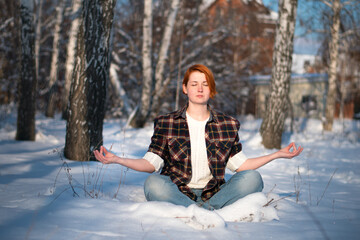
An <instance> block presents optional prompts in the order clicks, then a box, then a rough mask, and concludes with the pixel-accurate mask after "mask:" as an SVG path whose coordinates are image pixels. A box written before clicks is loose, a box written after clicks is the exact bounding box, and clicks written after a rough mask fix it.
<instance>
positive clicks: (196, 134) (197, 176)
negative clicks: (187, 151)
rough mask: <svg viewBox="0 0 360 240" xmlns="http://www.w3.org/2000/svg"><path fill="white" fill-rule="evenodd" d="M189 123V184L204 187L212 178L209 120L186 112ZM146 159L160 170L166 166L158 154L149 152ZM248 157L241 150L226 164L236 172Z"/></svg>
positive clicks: (156, 169) (192, 186) (191, 186)
mask: <svg viewBox="0 0 360 240" xmlns="http://www.w3.org/2000/svg"><path fill="white" fill-rule="evenodd" d="M186 118H187V123H188V126H189V134H190V147H191V167H192V177H191V181H190V183H189V184H188V186H189V187H190V188H204V187H205V186H206V184H207V183H208V182H209V181H210V180H211V179H212V174H211V172H210V168H209V164H208V158H207V152H206V142H205V126H206V123H207V121H208V119H206V120H205V121H197V120H195V119H193V118H192V117H191V116H189V115H188V114H187V113H186ZM144 159H146V160H147V161H149V162H150V163H151V164H152V165H153V166H154V168H155V171H156V172H158V171H160V169H161V168H162V167H163V166H164V160H163V159H162V158H161V157H160V156H159V155H157V154H155V153H152V152H147V153H146V154H145V156H144ZM246 160H247V157H246V156H245V154H244V153H243V152H242V151H241V152H239V153H237V154H235V155H234V156H233V157H231V158H230V159H229V161H228V163H227V165H226V167H227V168H228V169H230V170H231V171H233V172H235V170H236V169H238V168H239V167H240V166H241V165H242V164H243V163H244V162H245V161H246Z"/></svg>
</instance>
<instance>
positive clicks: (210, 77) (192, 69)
mask: <svg viewBox="0 0 360 240" xmlns="http://www.w3.org/2000/svg"><path fill="white" fill-rule="evenodd" d="M195 71H197V72H201V73H203V74H205V77H206V81H207V83H208V85H209V88H210V97H211V98H214V96H215V95H216V93H217V92H216V84H215V79H214V75H213V73H212V72H211V70H210V69H208V68H207V67H206V66H204V65H202V64H195V65H192V66H191V67H189V68H188V70H186V72H185V75H184V79H183V85H185V86H187V84H188V82H189V78H190V74H191V73H192V72H195Z"/></svg>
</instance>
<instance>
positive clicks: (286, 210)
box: [0, 114, 360, 240]
mask: <svg viewBox="0 0 360 240" xmlns="http://www.w3.org/2000/svg"><path fill="white" fill-rule="evenodd" d="M3 116H6V117H2V118H1V121H0V236H1V239H156V240H158V239H358V238H359V236H360V140H359V138H360V122H359V121H345V122H340V121H336V122H335V125H334V130H333V132H322V130H321V129H322V127H321V122H320V121H319V120H314V119H300V120H297V121H296V122H295V123H294V133H290V131H289V130H287V131H286V132H285V133H284V137H283V145H284V146H285V145H287V144H288V143H289V142H291V141H295V142H296V143H297V144H300V145H302V146H303V147H304V148H305V149H304V151H303V153H302V154H301V155H300V156H299V157H297V158H296V159H292V160H286V159H278V160H276V161H274V162H271V163H269V164H268V165H266V166H264V167H262V168H260V169H259V171H260V173H261V174H262V176H263V179H264V183H265V188H264V191H263V192H262V193H256V194H253V195H250V196H248V197H246V198H244V199H241V200H239V201H238V202H236V203H234V204H233V205H232V206H230V207H227V208H224V209H222V210H218V211H214V212H211V211H207V210H204V209H201V208H198V207H196V206H190V207H188V208H185V207H181V206H175V205H172V204H168V203H160V202H146V200H145V197H144V193H143V183H144V180H145V179H146V177H147V176H148V174H146V173H139V172H135V171H132V170H127V169H125V168H123V167H121V166H119V165H102V164H101V163H98V162H86V163H81V162H74V161H69V160H66V159H64V158H63V157H62V156H61V150H62V148H63V146H64V142H65V121H62V120H60V118H59V117H57V118H56V119H46V118H45V117H43V116H42V115H38V116H37V120H36V129H37V136H36V141H35V142H17V141H14V140H13V139H14V137H15V132H16V118H15V117H14V116H13V115H11V114H10V115H6V114H3ZM240 120H241V123H242V127H241V130H240V138H241V141H242V143H243V149H244V152H245V154H246V155H248V156H249V157H253V156H259V155H263V154H267V153H270V152H272V151H271V150H266V149H264V148H263V147H262V145H261V137H260V135H259V133H258V129H259V127H260V124H261V120H256V119H253V118H252V117H246V118H243V119H240ZM123 125H124V121H123V120H107V121H106V122H105V124H104V132H103V133H104V140H105V146H107V147H110V146H112V151H113V152H115V153H117V154H119V155H120V156H127V157H142V156H143V155H144V154H145V152H146V150H147V147H148V144H149V143H150V137H151V135H152V124H149V126H147V127H145V128H144V129H131V128H128V129H123V128H122V126H123ZM287 128H289V122H287ZM231 174H232V173H231V172H228V175H227V177H230V175H231ZM72 188H73V190H72Z"/></svg>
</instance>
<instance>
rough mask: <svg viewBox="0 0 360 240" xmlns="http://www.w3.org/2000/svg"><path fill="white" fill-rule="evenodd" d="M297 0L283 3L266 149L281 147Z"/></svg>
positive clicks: (266, 122) (264, 125)
mask: <svg viewBox="0 0 360 240" xmlns="http://www.w3.org/2000/svg"><path fill="white" fill-rule="evenodd" d="M296 8H297V0H282V1H279V22H278V25H277V28H276V39H275V46H274V55H273V66H272V73H271V92H270V96H269V100H268V103H267V108H266V113H265V118H264V120H263V122H262V124H261V128H260V133H261V136H262V140H263V144H264V146H265V147H266V148H269V149H271V148H278V149H279V148H281V138H282V133H283V129H284V122H285V117H286V109H287V99H288V94H289V88H290V78H291V65H292V53H293V39H294V30H295V19H296Z"/></svg>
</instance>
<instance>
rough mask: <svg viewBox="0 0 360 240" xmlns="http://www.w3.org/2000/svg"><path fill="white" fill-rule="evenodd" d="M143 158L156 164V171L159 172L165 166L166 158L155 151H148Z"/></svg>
mask: <svg viewBox="0 0 360 240" xmlns="http://www.w3.org/2000/svg"><path fill="white" fill-rule="evenodd" d="M143 158H144V159H145V160H147V161H148V162H149V163H151V164H152V165H153V166H154V168H155V172H159V171H160V169H161V168H162V167H163V166H164V160H163V159H162V158H161V157H160V156H159V155H157V154H155V153H153V152H147V153H146V154H145V156H144V157H143Z"/></svg>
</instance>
